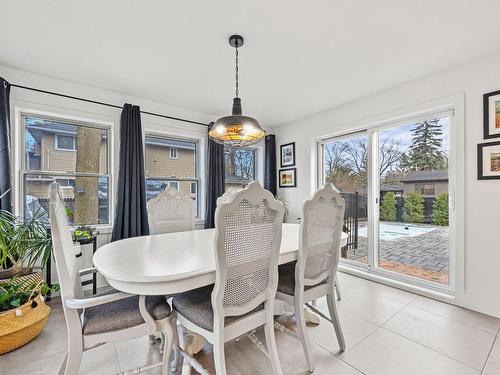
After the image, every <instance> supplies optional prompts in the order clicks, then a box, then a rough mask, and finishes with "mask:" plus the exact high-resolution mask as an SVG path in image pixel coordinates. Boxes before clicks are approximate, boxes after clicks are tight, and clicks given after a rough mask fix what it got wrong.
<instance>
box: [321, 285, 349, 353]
mask: <svg viewBox="0 0 500 375" xmlns="http://www.w3.org/2000/svg"><path fill="white" fill-rule="evenodd" d="M326 301H327V303H328V311H329V312H330V318H331V319H332V322H333V328H334V329H335V334H336V335H337V341H338V343H339V347H340V351H342V352H343V351H345V348H346V346H345V339H344V333H343V332H342V327H341V326H340V319H339V314H338V312H337V301H335V291H334V288H332V290H331V291H330V293H328V294H327V296H326Z"/></svg>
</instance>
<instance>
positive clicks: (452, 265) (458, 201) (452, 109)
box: [310, 94, 464, 295]
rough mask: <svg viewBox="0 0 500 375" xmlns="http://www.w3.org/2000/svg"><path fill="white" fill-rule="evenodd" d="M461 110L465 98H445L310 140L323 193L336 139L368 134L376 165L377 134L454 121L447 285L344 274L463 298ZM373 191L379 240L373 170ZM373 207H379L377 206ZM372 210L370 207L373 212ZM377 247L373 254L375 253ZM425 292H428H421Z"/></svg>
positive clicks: (377, 272) (389, 275) (380, 273)
mask: <svg viewBox="0 0 500 375" xmlns="http://www.w3.org/2000/svg"><path fill="white" fill-rule="evenodd" d="M463 108H464V98H463V96H462V95H459V94H457V95H453V96H450V97H446V98H442V99H439V100H436V101H434V102H432V103H424V104H421V105H416V106H414V107H410V108H404V109H401V110H397V111H394V112H391V113H387V114H384V115H380V116H376V117H373V118H371V119H364V120H362V121H358V122H353V123H348V124H346V125H344V126H342V127H340V128H339V129H335V131H328V132H325V131H324V130H322V131H318V132H316V133H313V134H312V135H311V138H310V140H311V146H312V150H313V152H312V154H311V163H312V164H313V165H314V168H313V169H312V173H311V177H312V178H311V182H312V184H311V190H312V191H314V190H315V189H318V188H320V187H321V186H323V183H324V167H323V145H324V143H327V142H328V141H329V140H331V139H333V138H337V137H342V136H346V135H349V134H352V133H357V132H362V131H366V132H368V136H369V148H368V157H369V158H371V159H372V161H371V162H369V163H374V164H373V165H375V162H376V161H377V160H378V159H377V153H376V152H375V151H376V150H377V148H378V134H379V132H380V131H382V130H384V129H386V128H391V127H394V126H398V125H403V124H405V123H407V122H417V121H421V120H426V119H428V118H429V117H441V116H448V117H449V118H450V126H449V130H448V131H449V133H448V137H449V138H448V142H449V153H450V154H449V160H448V162H449V165H448V173H449V175H448V176H449V187H448V189H449V194H450V224H449V241H450V242H449V284H448V285H444V284H443V285H441V284H438V283H432V282H428V281H426V280H421V279H418V278H414V277H411V276H407V275H402V274H397V273H393V272H389V271H385V270H382V269H379V268H378V264H376V267H356V265H353V264H351V263H350V262H346V261H344V260H341V262H340V266H339V268H340V269H344V270H348V271H350V272H354V273H357V274H360V275H363V276H365V277H367V278H369V279H372V280H378V279H380V277H383V278H384V282H387V283H388V284H389V285H404V286H405V288H407V289H408V290H416V289H418V290H425V291H426V293H429V294H432V295H434V293H443V292H444V293H447V294H450V295H453V294H456V293H457V292H459V290H458V284H457V278H458V277H459V272H458V271H459V269H457V266H458V265H459V264H460V262H461V261H463V259H464V248H463V245H462V244H463V238H462V237H461V234H460V230H457V229H458V228H460V227H463V219H462V218H463V217H464V205H463V204H462V203H463V201H464V191H463V185H462V186H461V185H460V184H461V183H463V181H464V175H463V173H461V171H460V168H459V160H460V157H459V155H458V150H460V149H463V147H464V146H463V145H464V138H463V129H464V120H463V113H464V111H463ZM368 181H369V187H368V194H369V198H368V199H369V200H371V201H372V203H370V204H369V220H372V223H371V224H369V232H372V233H374V234H372V235H371V236H372V238H377V236H378V232H377V231H378V229H377V228H378V227H377V225H376V224H377V220H378V212H379V210H378V209H379V207H378V204H379V202H378V195H377V191H378V189H379V185H378V177H377V173H375V171H374V170H372V172H371V173H369V177H368ZM373 202H375V203H373ZM370 205H371V207H370ZM375 242H376V241H373V240H371V241H370V240H368V246H369V249H368V254H369V255H370V254H373V256H375V257H376V261H377V262H378V246H377V245H375ZM375 246H377V248H376V249H375V251H374V250H373V247H375ZM422 288H424V289H422Z"/></svg>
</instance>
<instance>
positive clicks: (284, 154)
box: [280, 142, 295, 168]
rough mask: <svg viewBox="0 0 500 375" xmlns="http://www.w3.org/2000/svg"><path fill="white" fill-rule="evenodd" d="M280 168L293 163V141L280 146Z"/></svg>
mask: <svg viewBox="0 0 500 375" xmlns="http://www.w3.org/2000/svg"><path fill="white" fill-rule="evenodd" d="M280 151H281V152H280V154H281V168H283V167H291V166H294V165H295V142H292V143H287V144H286V145H281V146H280Z"/></svg>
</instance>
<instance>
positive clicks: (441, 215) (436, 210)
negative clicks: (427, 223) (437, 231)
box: [432, 192, 449, 225]
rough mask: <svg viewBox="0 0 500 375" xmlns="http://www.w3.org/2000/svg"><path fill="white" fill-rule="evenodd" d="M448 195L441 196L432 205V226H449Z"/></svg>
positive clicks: (442, 194) (444, 193)
mask: <svg viewBox="0 0 500 375" xmlns="http://www.w3.org/2000/svg"><path fill="white" fill-rule="evenodd" d="M448 212H449V211H448V193H446V192H443V193H441V194H439V195H438V196H437V198H436V200H435V201H434V203H433V204H432V224H436V225H448V222H449V219H448Z"/></svg>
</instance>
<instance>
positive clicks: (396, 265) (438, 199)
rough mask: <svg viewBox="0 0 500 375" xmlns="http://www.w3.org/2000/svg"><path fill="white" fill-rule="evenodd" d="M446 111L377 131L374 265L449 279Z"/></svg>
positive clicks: (420, 276) (416, 275)
mask: <svg viewBox="0 0 500 375" xmlns="http://www.w3.org/2000/svg"><path fill="white" fill-rule="evenodd" d="M448 123H449V118H448V116H445V117H430V118H428V119H425V120H422V121H418V122H410V123H407V124H403V125H399V126H394V127H389V128H385V129H382V130H380V131H379V132H378V163H377V164H378V171H379V181H378V187H379V189H378V190H379V191H378V195H379V197H380V199H379V202H380V205H379V215H378V217H379V221H378V231H377V232H378V239H377V240H378V241H377V244H378V267H379V268H380V269H383V270H387V271H391V272H395V273H397V274H401V275H406V276H411V277H414V278H418V279H421V280H426V281H429V282H436V283H440V284H448V282H449V277H448V270H449V267H448V265H449V251H448V250H449V246H448V243H449V230H448V222H449V212H448V196H449V176H448V159H449V157H448V155H449V152H448V145H449V142H448Z"/></svg>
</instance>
